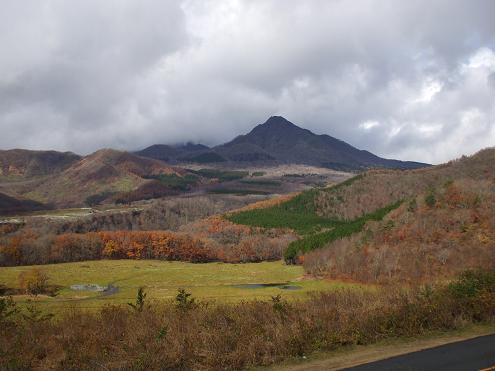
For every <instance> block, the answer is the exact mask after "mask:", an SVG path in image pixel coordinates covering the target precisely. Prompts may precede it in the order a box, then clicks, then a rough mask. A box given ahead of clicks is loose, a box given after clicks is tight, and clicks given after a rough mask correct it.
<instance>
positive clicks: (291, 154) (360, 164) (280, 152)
mask: <svg viewBox="0 0 495 371" xmlns="http://www.w3.org/2000/svg"><path fill="white" fill-rule="evenodd" d="M137 154H139V155H142V156H146V157H151V158H157V159H162V160H168V161H172V162H177V161H178V162H181V161H185V162H197V163H208V162H211V163H214V162H226V161H227V162H230V163H231V165H232V166H236V165H237V166H242V165H246V164H251V163H253V164H257V165H273V164H289V163H292V164H305V165H313V166H319V167H326V168H331V169H336V170H363V169H368V168H392V169H415V168H420V167H425V166H428V165H427V164H422V163H418V162H408V161H398V160H389V159H384V158H381V157H378V156H376V155H374V154H372V153H370V152H368V151H363V150H359V149H357V148H355V147H353V146H351V145H350V144H348V143H345V142H343V141H341V140H338V139H336V138H333V137H331V136H328V135H316V134H314V133H312V132H311V131H309V130H307V129H302V128H300V127H298V126H296V125H294V124H293V123H291V122H289V121H287V120H286V119H285V118H283V117H280V116H273V117H270V118H269V119H268V120H267V121H266V122H265V123H264V124H261V125H258V126H256V127H255V128H254V129H253V130H251V132H249V133H248V134H246V135H240V136H238V137H237V138H235V139H234V140H232V141H230V142H228V143H225V144H222V145H219V146H216V147H213V148H208V147H206V146H202V145H189V148H188V147H187V146H185V147H177V146H175V147H174V146H167V145H153V146H151V147H148V148H146V149H144V150H142V151H139V152H137Z"/></svg>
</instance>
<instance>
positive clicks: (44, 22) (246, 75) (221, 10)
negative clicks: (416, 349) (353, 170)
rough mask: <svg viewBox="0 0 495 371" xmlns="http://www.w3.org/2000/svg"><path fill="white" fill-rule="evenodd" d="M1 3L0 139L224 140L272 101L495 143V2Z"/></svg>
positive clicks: (396, 151)
mask: <svg viewBox="0 0 495 371" xmlns="http://www.w3.org/2000/svg"><path fill="white" fill-rule="evenodd" d="M0 6H1V7H2V11H1V12H0V54H1V56H2V58H0V128H1V130H2V133H3V135H2V136H1V137H0V147H4V148H7V147H12V146H17V147H30V148H57V149H69V150H75V151H77V152H81V153H87V152H89V151H93V150H95V149H97V148H99V147H117V148H126V149H136V148H139V147H142V146H145V145H149V144H152V143H156V142H162V143H174V142H178V141H187V140H193V141H201V142H204V143H208V144H216V143H220V142H222V141H225V140H228V139H230V138H232V137H233V136H235V135H238V134H240V133H243V132H245V131H247V130H249V129H250V128H251V127H252V126H254V125H255V124H258V123H261V122H263V121H264V120H265V119H266V118H267V117H268V116H270V115H273V114H281V115H283V116H285V117H287V118H288V119H289V120H291V121H293V122H295V123H297V124H300V125H301V126H304V127H307V128H309V129H311V130H313V131H315V132H317V133H327V134H330V135H334V136H337V137H339V138H341V139H344V140H346V141H348V142H350V143H352V144H354V145H356V146H358V147H361V148H366V149H369V150H371V151H374V152H376V153H377V154H380V155H383V156H387V157H397V158H401V159H413V160H421V161H428V162H439V161H444V160H447V159H449V158H452V157H456V156H458V155H460V154H462V153H470V152H473V151H475V150H477V149H479V148H482V147H485V146H492V145H495V108H494V105H493V101H494V97H495V83H494V80H495V78H494V77H493V76H495V75H494V74H495V52H494V49H495V48H494V47H493V46H494V45H495V23H494V22H493V20H492V19H491V17H492V15H493V14H494V13H495V12H494V11H495V3H493V2H492V1H469V2H468V1H440V0H439V1H435V2H431V1H414V2H397V1H392V0H389V1H360V2H348V1H327V0H321V1H319V0H314V1H281V0H278V1H277V0H273V1H261V0H259V1H257V0H254V1H253V0H250V1H220V0H214V1H213V0H212V1H205V0H201V1H199V0H197V1H196V0H189V1H139V2H138V1H106V2H100V1H96V0H93V1H75V2H70V3H69V2H63V1H55V0H53V1H45V2H38V1H18V0H16V1H14V0H7V1H3V2H2V4H0Z"/></svg>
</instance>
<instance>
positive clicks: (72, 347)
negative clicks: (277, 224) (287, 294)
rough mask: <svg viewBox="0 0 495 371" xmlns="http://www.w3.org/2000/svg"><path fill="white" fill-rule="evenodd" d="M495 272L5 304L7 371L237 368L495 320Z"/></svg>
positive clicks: (1, 338)
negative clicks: (212, 296)
mask: <svg viewBox="0 0 495 371" xmlns="http://www.w3.org/2000/svg"><path fill="white" fill-rule="evenodd" d="M494 317H495V275H494V274H493V272H491V273H489V272H487V273H481V272H480V273H466V274H464V275H463V276H461V277H460V278H459V279H458V280H457V281H456V282H454V283H452V284H450V285H449V286H440V287H435V288H431V287H427V288H418V289H413V290H409V291H407V292H406V291H401V290H398V289H396V290H392V289H388V290H384V291H380V292H375V293H370V292H358V291H347V290H341V291H336V292H329V293H324V294H320V295H314V296H313V297H312V298H311V299H309V300H307V301H302V302H292V303H288V302H286V301H284V300H283V299H282V298H281V297H280V296H277V297H274V298H273V299H272V300H271V301H269V302H259V301H258V302H249V303H240V304H236V305H215V304H213V303H209V304H208V303H199V302H196V301H194V300H193V298H191V297H189V296H188V294H187V293H186V292H185V291H180V292H179V294H178V295H177V298H176V301H175V304H173V303H169V304H163V303H161V304H159V303H154V302H152V301H149V298H147V297H146V296H145V293H143V292H142V291H141V292H140V294H139V295H138V298H137V299H136V303H135V304H134V303H133V305H132V306H130V307H129V306H128V307H122V306H120V307H117V306H108V307H105V308H104V309H102V310H101V311H100V312H93V313H84V312H80V311H75V310H74V311H69V312H65V313H63V314H62V315H61V316H60V317H58V318H50V316H47V315H46V314H41V313H40V312H39V311H37V310H36V308H35V307H30V308H29V310H28V311H26V310H23V311H22V312H21V313H19V312H18V311H16V307H15V305H14V304H13V303H12V302H11V301H10V300H8V299H2V300H1V301H0V352H1V357H0V364H1V368H3V369H32V368H34V369H63V370H81V369H109V370H110V369H111V370H122V369H132V370H145V369H156V370H158V369H160V370H239V369H244V368H247V367H252V366H257V365H269V364H273V363H275V362H277V361H280V360H282V359H285V358H288V357H301V356H304V355H307V354H309V353H311V352H313V351H316V350H326V351H328V350H333V349H338V348H340V347H344V346H349V345H357V344H370V343H373V342H376V341H379V340H382V339H387V338H392V337H412V336H419V335H423V334H426V333H428V332H430V331H445V330H452V329H457V328H462V327H463V326H465V325H466V324H470V323H477V322H486V321H493V320H494Z"/></svg>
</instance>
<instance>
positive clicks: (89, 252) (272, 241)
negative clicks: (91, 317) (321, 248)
mask: <svg viewBox="0 0 495 371" xmlns="http://www.w3.org/2000/svg"><path fill="white" fill-rule="evenodd" d="M293 239H294V237H293V235H292V234H291V233H290V232H285V231H282V230H277V231H270V230H263V229H261V228H250V227H246V226H240V225H236V224H233V223H231V222H229V221H227V220H225V219H223V218H221V217H218V216H216V217H215V216H213V217H210V218H206V219H202V220H200V221H198V222H195V223H190V224H187V225H185V226H183V227H182V228H181V229H180V231H179V232H172V231H125V230H120V231H103V232H87V233H62V234H58V235H55V234H43V233H41V232H40V231H39V230H34V229H29V228H27V229H26V228H25V229H23V230H21V231H19V232H16V233H14V234H13V235H12V236H7V237H4V238H3V239H2V240H1V244H0V266H14V265H32V264H49V263H62V262H73V261H83V260H97V259H161V260H181V261H189V262H210V261H225V262H229V263H238V262H258V261H264V260H278V259H280V258H281V257H282V254H283V251H284V250H285V248H286V247H287V245H288V243H289V242H290V241H292V240H293Z"/></svg>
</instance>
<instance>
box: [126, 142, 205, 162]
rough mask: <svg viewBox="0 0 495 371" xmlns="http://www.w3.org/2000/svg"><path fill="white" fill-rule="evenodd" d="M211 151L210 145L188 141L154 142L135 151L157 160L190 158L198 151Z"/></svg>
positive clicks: (173, 160)
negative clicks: (176, 142)
mask: <svg viewBox="0 0 495 371" xmlns="http://www.w3.org/2000/svg"><path fill="white" fill-rule="evenodd" d="M207 151H209V147H207V146H205V145H203V144H193V143H186V144H182V145H175V146H173V145H167V144H154V145H152V146H149V147H147V148H145V149H143V150H141V151H138V152H135V154H136V155H139V156H143V157H149V158H154V159H156V160H162V161H168V162H176V161H178V160H179V159H180V158H188V157H191V156H195V155H197V154H198V153H202V152H207Z"/></svg>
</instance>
